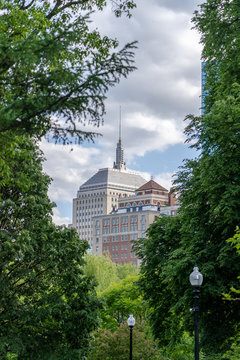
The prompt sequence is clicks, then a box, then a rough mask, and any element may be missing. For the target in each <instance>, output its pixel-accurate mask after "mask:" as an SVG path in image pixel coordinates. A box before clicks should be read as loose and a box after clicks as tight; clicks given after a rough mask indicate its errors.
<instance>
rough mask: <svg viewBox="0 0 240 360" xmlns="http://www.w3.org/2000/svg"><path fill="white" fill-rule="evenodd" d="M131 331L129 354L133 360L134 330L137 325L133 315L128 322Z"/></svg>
mask: <svg viewBox="0 0 240 360" xmlns="http://www.w3.org/2000/svg"><path fill="white" fill-rule="evenodd" d="M127 323H128V326H129V330H130V353H129V359H130V360H132V330H133V327H134V325H135V319H134V317H133V314H130V315H129V318H128V320H127Z"/></svg>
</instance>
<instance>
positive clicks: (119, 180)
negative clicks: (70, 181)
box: [80, 168, 146, 190]
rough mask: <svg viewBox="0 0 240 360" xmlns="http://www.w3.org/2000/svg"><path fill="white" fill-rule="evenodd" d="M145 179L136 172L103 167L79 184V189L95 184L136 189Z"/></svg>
mask: <svg viewBox="0 0 240 360" xmlns="http://www.w3.org/2000/svg"><path fill="white" fill-rule="evenodd" d="M145 182H146V180H145V179H144V178H143V177H142V176H141V175H139V174H138V173H136V172H133V171H129V170H120V169H111V168H104V169H99V170H98V172H97V173H96V174H94V175H93V176H92V177H91V178H90V179H89V180H87V181H86V182H85V183H84V184H83V185H81V186H80V190H86V188H88V187H93V186H96V185H121V186H127V187H131V188H133V190H134V189H137V188H138V187H139V186H142V185H143V184H144V183H145Z"/></svg>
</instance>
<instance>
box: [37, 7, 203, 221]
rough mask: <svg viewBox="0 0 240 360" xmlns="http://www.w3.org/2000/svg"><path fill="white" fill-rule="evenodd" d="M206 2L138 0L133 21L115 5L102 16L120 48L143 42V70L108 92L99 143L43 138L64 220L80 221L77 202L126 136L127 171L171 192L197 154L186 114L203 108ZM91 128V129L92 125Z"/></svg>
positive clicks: (97, 18)
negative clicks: (200, 29) (202, 15)
mask: <svg viewBox="0 0 240 360" xmlns="http://www.w3.org/2000/svg"><path fill="white" fill-rule="evenodd" d="M199 3H200V0H197V1H196V0H183V1H180V0H147V1H146V0H145V1H144V0H137V8H136V9H135V10H134V11H133V14H132V17H131V18H130V19H128V18H125V17H122V18H118V19H117V18H115V17H114V15H113V13H112V11H111V8H107V9H106V10H105V11H104V12H103V13H101V14H95V15H94V18H93V23H92V26H93V27H97V28H98V29H99V30H100V32H101V33H102V34H104V35H108V36H111V37H112V38H117V39H118V40H119V42H120V46H121V45H122V46H123V45H124V44H125V43H128V42H132V41H134V40H137V41H138V49H137V50H136V57H135V61H136V67H137V70H136V71H135V72H133V73H131V74H130V75H129V77H128V78H127V79H123V80H122V81H121V82H120V84H117V85H116V87H115V88H113V89H111V90H110V91H109V92H108V95H107V96H108V97H107V100H106V103H105V104H106V115H105V118H104V125H103V126H100V127H99V128H98V129H97V130H98V131H99V132H100V133H101V134H102V136H101V137H99V138H98V139H97V140H96V141H95V143H83V144H81V145H64V146H63V145H55V144H53V143H51V142H47V141H46V140H43V141H42V143H41V148H42V149H43V151H44V154H45V158H46V161H45V163H44V171H45V172H46V173H47V174H48V175H50V177H51V178H52V184H51V186H50V188H49V196H50V199H51V200H52V201H54V202H55V203H56V205H57V207H56V208H55V210H54V216H53V220H54V222H55V223H56V224H57V225H62V224H66V225H68V224H70V223H71V222H72V199H73V198H74V197H76V195H77V191H78V189H79V186H80V185H81V184H83V183H84V182H85V181H86V180H88V179H89V178H90V177H91V176H92V175H94V174H95V173H96V172H97V171H98V169H100V168H105V167H112V165H113V161H114V160H115V149H116V144H117V141H118V137H119V132H118V131H119V130H118V129H119V118H120V106H121V119H122V142H123V146H124V155H125V161H126V163H127V168H128V169H131V170H136V171H138V172H140V173H141V174H142V176H143V177H144V178H145V179H146V180H149V179H150V177H151V176H153V178H154V180H155V181H157V182H158V183H159V184H160V185H162V186H164V187H166V188H167V189H169V188H170V187H171V183H172V177H173V175H174V174H175V173H176V172H177V170H178V167H179V166H181V164H182V161H183V160H184V159H186V158H192V157H194V156H195V155H196V154H195V153H194V150H190V149H189V148H188V146H187V145H186V144H184V141H185V137H184V133H183V131H184V126H186V123H185V122H184V118H185V116H186V115H187V114H195V115H198V114H199V113H200V106H201V99H200V93H201V45H200V44H199V40H200V36H199V34H198V33H197V31H196V30H193V29H192V26H193V24H192V23H191V18H192V15H193V12H194V10H196V9H197V8H198V4H199ZM86 129H88V128H87V127H86Z"/></svg>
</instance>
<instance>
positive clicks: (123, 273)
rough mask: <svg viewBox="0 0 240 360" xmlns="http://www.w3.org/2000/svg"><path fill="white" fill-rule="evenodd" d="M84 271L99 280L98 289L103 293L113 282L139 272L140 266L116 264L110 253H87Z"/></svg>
mask: <svg viewBox="0 0 240 360" xmlns="http://www.w3.org/2000/svg"><path fill="white" fill-rule="evenodd" d="M85 260H86V264H85V266H84V271H85V273H86V274H87V275H88V276H93V277H94V278H95V279H96V281H97V287H96V290H97V291H98V292H99V293H101V292H102V291H104V290H106V289H107V288H108V287H109V286H110V284H111V283H116V282H119V281H120V280H123V279H125V278H126V277H127V276H134V275H137V274H138V273H139V269H138V267H136V266H134V265H133V264H123V265H120V264H119V265H118V264H115V263H114V262H113V261H112V260H111V257H110V256H109V255H100V254H99V255H98V256H95V255H92V254H87V255H86V257H85Z"/></svg>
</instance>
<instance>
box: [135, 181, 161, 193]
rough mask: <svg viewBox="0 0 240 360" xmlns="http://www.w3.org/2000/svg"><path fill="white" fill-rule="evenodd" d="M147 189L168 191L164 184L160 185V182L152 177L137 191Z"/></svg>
mask: <svg viewBox="0 0 240 360" xmlns="http://www.w3.org/2000/svg"><path fill="white" fill-rule="evenodd" d="M145 190H158V191H168V190H167V189H165V188H164V187H163V186H161V185H159V184H158V183H156V181H154V180H152V179H151V180H150V181H148V182H147V183H145V184H144V185H142V186H141V187H140V188H138V189H137V190H136V192H138V191H145Z"/></svg>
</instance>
